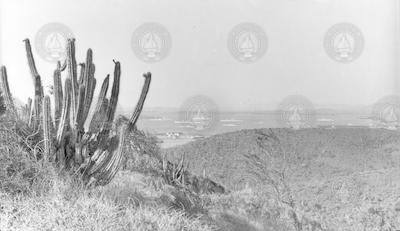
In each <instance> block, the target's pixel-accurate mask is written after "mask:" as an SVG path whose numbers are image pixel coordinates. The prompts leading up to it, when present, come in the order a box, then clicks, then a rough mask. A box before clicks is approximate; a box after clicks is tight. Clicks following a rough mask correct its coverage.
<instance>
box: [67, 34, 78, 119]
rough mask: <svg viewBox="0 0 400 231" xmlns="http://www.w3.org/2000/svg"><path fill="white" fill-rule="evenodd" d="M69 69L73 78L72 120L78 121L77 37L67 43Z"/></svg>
mask: <svg viewBox="0 0 400 231" xmlns="http://www.w3.org/2000/svg"><path fill="white" fill-rule="evenodd" d="M67 69H68V78H70V79H71V92H72V94H71V105H72V106H71V109H72V110H71V114H72V121H76V119H75V116H76V111H77V108H76V107H77V104H78V99H77V98H78V90H79V89H78V83H77V76H76V59H75V39H68V43H67Z"/></svg>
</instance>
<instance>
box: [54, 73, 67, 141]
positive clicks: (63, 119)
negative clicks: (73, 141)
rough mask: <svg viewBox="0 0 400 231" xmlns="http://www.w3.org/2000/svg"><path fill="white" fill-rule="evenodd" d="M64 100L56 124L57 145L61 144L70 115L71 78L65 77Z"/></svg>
mask: <svg viewBox="0 0 400 231" xmlns="http://www.w3.org/2000/svg"><path fill="white" fill-rule="evenodd" d="M64 92H65V95H64V102H63V107H62V112H61V117H60V122H59V124H58V130H57V136H56V137H57V138H56V141H57V146H59V147H60V146H61V144H62V141H63V140H64V137H65V132H66V131H67V128H68V124H69V115H70V108H71V79H69V78H67V79H66V80H65V84H64Z"/></svg>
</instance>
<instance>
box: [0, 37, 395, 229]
mask: <svg viewBox="0 0 400 231" xmlns="http://www.w3.org/2000/svg"><path fill="white" fill-rule="evenodd" d="M25 45H26V49H27V57H28V63H29V67H30V70H31V72H32V76H33V79H34V83H35V97H34V100H28V103H27V104H26V105H25V106H23V108H18V107H17V106H16V105H15V104H14V101H13V97H12V95H11V92H10V90H9V87H8V79H7V72H6V68H5V67H2V68H1V81H0V83H1V88H0V89H1V91H0V93H1V94H0V96H1V97H0V230H1V231H3V230H160V231H161V230H162V231H169V230H171V231H172V230H174V231H175V230H198V231H211V230H218V231H236V230H237V231H290V230H294V231H322V230H323V231H331V230H338V231H340V230H356V231H358V230H360V231H361V230H362V231H364V230H368V231H369V230H379V231H394V230H399V229H400V220H399V219H398V217H399V215H400V197H399V196H398V192H399V190H400V181H399V180H398V176H399V174H400V168H399V164H400V143H399V140H400V135H399V134H398V133H397V132H396V131H386V130H381V129H375V130H373V129H368V128H353V129H345V128H341V129H332V130H324V129H301V130H297V131H294V130H290V129H256V130H243V131H238V132H233V133H227V134H220V135H216V136H213V137H210V138H206V139H203V140H198V141H195V142H192V143H189V144H186V145H183V146H181V147H176V148H171V149H168V150H161V149H160V148H159V147H158V143H159V142H158V141H157V138H156V137H155V136H153V135H152V134H149V133H144V132H143V131H140V130H138V129H137V128H136V126H135V123H136V121H137V119H138V117H139V115H140V112H141V110H142V107H143V103H144V100H145V98H146V94H147V91H148V89H149V84H150V74H149V73H147V74H145V75H144V76H145V84H144V87H143V90H142V94H141V97H140V99H139V102H138V104H137V107H136V110H135V112H134V113H133V115H132V117H131V118H130V119H128V118H125V117H122V116H119V117H117V119H116V120H114V117H115V115H114V114H115V107H116V104H117V100H118V91H119V90H118V89H119V78H120V64H119V63H118V62H116V61H115V62H114V65H115V66H114V67H115V69H114V81H113V84H112V86H113V87H112V90H111V96H110V98H109V99H107V97H106V92H107V88H108V84H109V83H108V81H109V77H107V78H106V79H105V81H104V82H103V85H102V87H101V91H100V95H99V97H98V103H97V105H95V110H94V111H95V113H94V116H93V117H90V116H89V109H90V106H91V105H92V103H91V102H92V99H93V92H94V88H95V86H96V79H95V78H94V64H93V63H92V51H91V50H88V53H87V58H86V62H85V63H84V64H81V65H80V68H81V69H80V71H81V72H80V73H81V77H80V78H79V79H77V76H76V69H77V65H76V60H75V57H74V49H75V48H74V40H69V42H68V58H67V61H66V64H65V65H62V64H61V63H58V64H57V68H56V70H55V72H54V87H53V89H54V97H55V98H54V102H55V107H54V108H55V111H54V113H52V112H51V110H50V108H52V107H50V98H49V96H44V94H43V87H42V86H41V80H40V75H39V74H38V73H37V70H36V66H35V63H34V60H33V55H32V52H31V48H30V44H29V41H28V40H25ZM64 69H66V70H68V71H67V73H68V75H67V78H66V81H65V83H64V90H63V89H62V84H61V82H62V81H61V74H62V72H63V71H64ZM2 108H4V109H7V110H6V111H4V110H3V109H2ZM2 110H3V111H4V113H2ZM53 114H54V118H53V116H52V115H53ZM85 125H86V126H85ZM85 127H87V128H86V129H85ZM120 169H121V171H119V170H120Z"/></svg>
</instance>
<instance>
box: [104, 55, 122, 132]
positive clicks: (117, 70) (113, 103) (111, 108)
mask: <svg viewBox="0 0 400 231" xmlns="http://www.w3.org/2000/svg"><path fill="white" fill-rule="evenodd" d="M114 63H115V67H114V80H113V86H112V89H111V97H110V102H109V104H108V110H107V124H110V123H111V122H113V120H114V116H115V111H116V109H117V102H118V96H119V85H120V78H121V64H120V62H116V61H114Z"/></svg>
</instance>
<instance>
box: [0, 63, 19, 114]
mask: <svg viewBox="0 0 400 231" xmlns="http://www.w3.org/2000/svg"><path fill="white" fill-rule="evenodd" d="M0 72H1V73H0V83H1V90H2V92H3V98H4V100H5V104H6V109H8V110H9V112H10V113H11V114H12V115H13V116H16V117H15V118H18V117H17V116H18V113H17V109H16V108H15V105H14V100H13V97H12V95H11V91H10V87H9V85H8V77H7V69H6V67H5V66H2V67H1V70H0Z"/></svg>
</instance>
